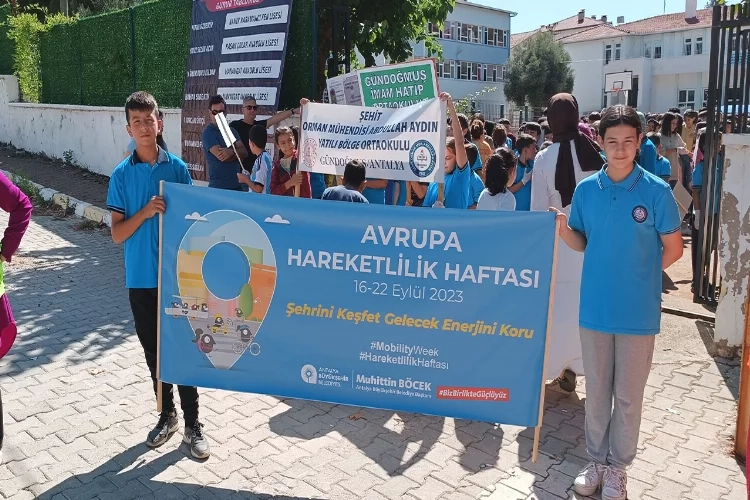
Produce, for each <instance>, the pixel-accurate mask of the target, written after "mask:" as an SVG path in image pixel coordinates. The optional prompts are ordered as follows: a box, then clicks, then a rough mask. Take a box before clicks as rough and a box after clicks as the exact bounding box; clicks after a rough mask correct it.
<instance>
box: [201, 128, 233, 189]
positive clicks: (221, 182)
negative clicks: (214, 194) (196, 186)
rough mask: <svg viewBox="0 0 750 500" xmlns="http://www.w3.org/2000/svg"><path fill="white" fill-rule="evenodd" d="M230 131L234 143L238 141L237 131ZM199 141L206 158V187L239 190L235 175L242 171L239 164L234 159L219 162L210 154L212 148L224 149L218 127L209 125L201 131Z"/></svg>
mask: <svg viewBox="0 0 750 500" xmlns="http://www.w3.org/2000/svg"><path fill="white" fill-rule="evenodd" d="M230 130H231V131H232V134H234V140H235V142H236V141H239V140H240V139H239V137H240V136H239V135H238V134H237V131H236V130H234V129H230ZM201 140H202V142H203V153H204V155H205V156H206V164H207V165H208V187H212V188H218V189H233V190H237V191H239V190H241V189H242V187H241V186H240V181H239V180H237V174H239V173H240V172H241V171H242V165H240V162H239V161H238V160H236V159H235V160H234V161H221V160H220V159H218V158H217V157H215V156H214V154H213V153H212V152H211V148H212V147H214V146H221V147H222V148H224V147H226V145H225V144H224V139H222V137H221V131H220V130H219V127H217V126H216V125H214V124H213V123H211V124H209V125H208V126H207V127H206V128H205V129H203V135H202V137H201Z"/></svg>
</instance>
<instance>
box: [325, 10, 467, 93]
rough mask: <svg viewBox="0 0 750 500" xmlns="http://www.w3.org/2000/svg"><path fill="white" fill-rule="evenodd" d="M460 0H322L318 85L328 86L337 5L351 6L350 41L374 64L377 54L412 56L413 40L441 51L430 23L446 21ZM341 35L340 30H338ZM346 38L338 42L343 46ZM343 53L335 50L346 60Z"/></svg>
mask: <svg viewBox="0 0 750 500" xmlns="http://www.w3.org/2000/svg"><path fill="white" fill-rule="evenodd" d="M455 4H456V0H319V1H318V75H317V82H318V89H317V92H316V96H317V95H320V94H322V92H323V89H324V88H325V71H326V62H327V60H328V56H329V54H330V53H331V49H332V47H333V36H334V33H333V7H334V6H336V5H341V6H344V7H349V9H350V17H349V27H350V42H351V46H352V49H353V48H354V47H356V48H357V49H358V50H359V52H360V54H362V57H363V58H364V60H365V66H374V65H375V57H376V56H377V55H379V54H384V55H385V57H386V58H388V59H389V60H390V61H393V62H403V61H406V60H407V59H409V58H410V57H412V55H413V54H412V48H411V43H410V42H412V41H414V42H424V43H425V47H426V48H427V51H428V53H430V54H435V55H439V54H440V53H441V52H440V45H439V44H438V43H437V41H435V39H434V38H433V37H431V36H430V34H429V33H427V24H428V23H432V24H435V25H437V26H441V27H442V25H443V23H444V21H445V18H446V17H448V14H449V13H451V12H452V11H453V7H454V6H455ZM336 36H337V37H340V36H341V35H340V34H336ZM343 45H344V44H343V41H340V42H339V43H337V46H339V47H343ZM343 56H344V55H343V54H334V57H335V58H336V60H342V59H343Z"/></svg>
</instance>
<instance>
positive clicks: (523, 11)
mask: <svg viewBox="0 0 750 500" xmlns="http://www.w3.org/2000/svg"><path fill="white" fill-rule="evenodd" d="M471 1H472V2H473V3H479V4H482V5H487V6H489V7H498V8H500V9H505V10H509V11H511V12H517V13H518V15H517V16H516V17H513V18H511V20H510V30H511V33H523V32H524V31H531V30H534V29H537V28H539V27H540V26H541V25H543V24H550V23H553V22H555V21H559V20H561V19H565V18H567V17H570V16H575V15H577V14H578V11H579V10H581V9H586V17H591V16H593V15H595V16H596V17H597V18H598V17H600V16H603V15H606V16H607V17H608V19H609V20H611V21H612V22H616V21H617V17H618V16H625V22H626V23H628V22H631V21H637V20H639V19H643V18H646V17H653V16H658V15H661V14H664V13H666V14H673V13H675V12H684V11H685V0H666V11H665V10H664V4H665V1H664V0H628V1H626V2H609V1H606V0H605V1H602V0H576V1H574V2H570V1H564V0H563V1H561V0H534V1H531V2H519V1H516V0H471ZM705 5H706V1H705V0H698V8H699V9H702V8H704V7H705Z"/></svg>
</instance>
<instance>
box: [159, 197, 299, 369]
mask: <svg viewBox="0 0 750 500" xmlns="http://www.w3.org/2000/svg"><path fill="white" fill-rule="evenodd" d="M185 219H187V220H191V221H193V222H192V225H191V226H190V228H189V229H188V230H187V232H186V233H185V235H184V236H183V239H182V242H181V243H180V248H179V251H178V256H177V282H178V283H177V285H178V290H179V295H175V296H174V297H173V298H172V300H171V303H170V304H168V306H169V307H167V308H166V312H167V314H169V315H171V316H173V317H174V318H176V319H175V321H184V320H185V319H187V322H188V324H189V325H190V333H189V335H186V337H185V342H191V343H192V344H194V346H195V348H196V349H198V350H199V351H200V352H202V353H203V354H204V355H205V356H206V357H207V358H208V360H209V361H210V362H211V364H212V365H213V366H214V367H215V368H218V369H224V370H228V369H230V368H232V366H234V365H235V363H237V361H238V360H239V359H240V358H241V357H242V356H243V355H244V354H245V352H249V353H250V354H251V355H252V356H259V355H260V354H261V344H260V342H259V339H258V332H259V330H260V328H261V325H262V324H263V319H264V318H265V316H266V314H267V313H268V309H269V307H270V305H271V300H272V299H273V294H274V290H275V288H276V258H275V255H274V252H273V248H272V247H271V242H270V240H269V238H268V236H267V235H266V233H265V231H264V230H263V229H262V228H261V226H260V225H259V224H258V223H257V222H256V221H255V220H253V219H252V218H250V217H248V216H247V215H245V214H242V213H240V212H236V211H233V210H217V211H214V212H210V213H207V214H205V215H200V214H198V213H192V214H189V215H186V216H185ZM279 221H284V219H283V218H282V217H281V216H277V215H275V216H273V217H269V218H267V219H265V222H266V223H276V224H284V223H285V224H288V221H284V222H279ZM182 318H185V319H182Z"/></svg>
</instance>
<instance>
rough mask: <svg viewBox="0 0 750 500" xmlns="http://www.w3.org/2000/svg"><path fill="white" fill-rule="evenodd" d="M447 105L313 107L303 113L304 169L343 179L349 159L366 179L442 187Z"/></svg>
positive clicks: (304, 108) (310, 106)
mask: <svg viewBox="0 0 750 500" xmlns="http://www.w3.org/2000/svg"><path fill="white" fill-rule="evenodd" d="M445 109H446V107H445V103H444V102H441V101H440V100H439V99H431V100H429V101H423V102H421V103H419V104H416V105H414V106H410V107H407V108H398V109H396V108H380V109H373V108H365V107H362V106H336V105H333V104H317V103H310V104H308V105H306V106H304V107H303V108H302V130H301V134H300V170H303V171H309V172H318V173H323V174H335V175H344V169H345V168H346V164H347V163H348V162H349V160H351V159H360V160H362V161H364V162H365V164H366V165H367V177H370V178H373V179H392V180H403V181H420V182H432V181H435V182H443V178H444V176H445V172H444V169H445V133H446V130H445V129H446V125H445V119H444V117H445Z"/></svg>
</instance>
